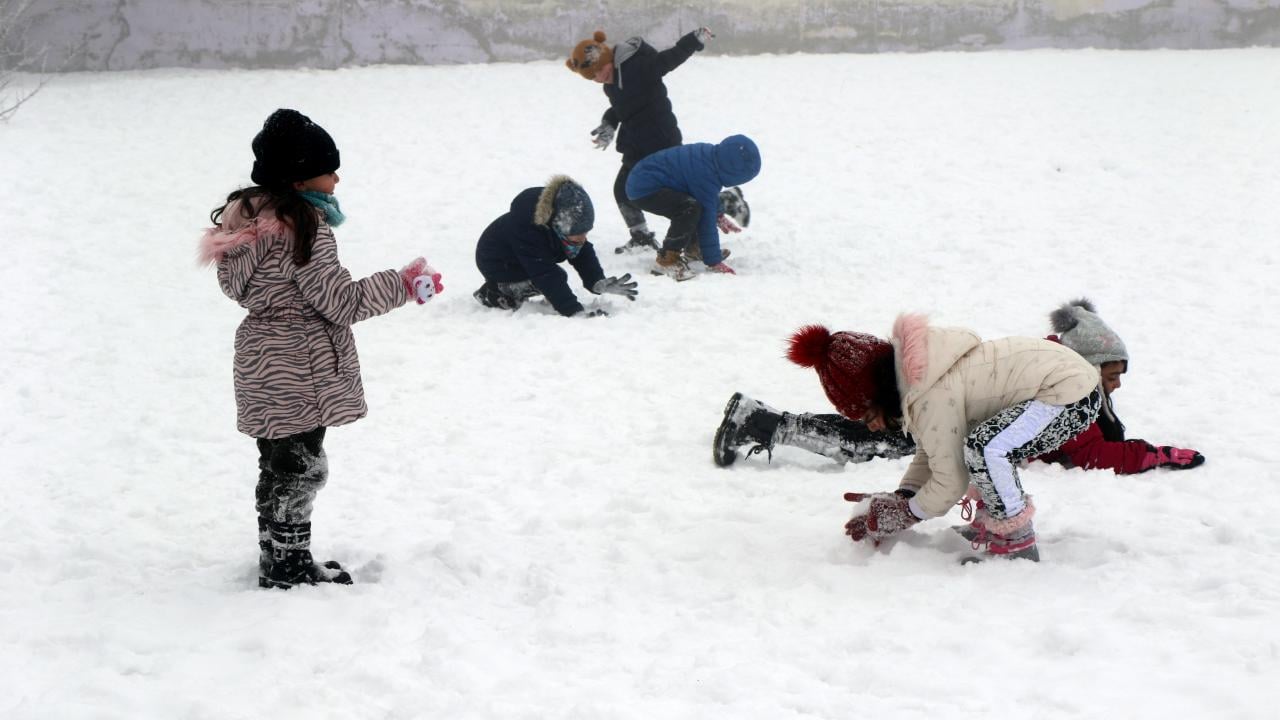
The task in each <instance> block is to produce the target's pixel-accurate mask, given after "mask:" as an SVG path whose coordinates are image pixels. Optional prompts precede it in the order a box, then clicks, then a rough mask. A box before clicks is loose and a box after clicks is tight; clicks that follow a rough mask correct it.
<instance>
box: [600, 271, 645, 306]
mask: <svg viewBox="0 0 1280 720" xmlns="http://www.w3.org/2000/svg"><path fill="white" fill-rule="evenodd" d="M591 292H593V293H595V294H597V295H604V294H606V293H608V294H610V295H622V296H623V297H625V298H626V299H628V300H635V299H636V294H637V292H636V281H635V280H632V279H631V273H625V274H624V275H623V276H622V277H607V278H604V279H601V280H597V281H596V284H595V285H592V286H591Z"/></svg>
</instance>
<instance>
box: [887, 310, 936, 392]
mask: <svg viewBox="0 0 1280 720" xmlns="http://www.w3.org/2000/svg"><path fill="white" fill-rule="evenodd" d="M893 336H894V337H895V338H897V339H898V342H899V347H900V348H901V349H902V359H901V362H902V377H903V378H904V379H905V380H906V381H907V384H908V385H916V384H918V383H919V382H920V381H921V380H923V379H924V374H925V371H927V370H928V369H929V318H928V316H926V315H920V314H918V313H903V314H902V315H899V316H898V319H897V320H895V321H894V322H893ZM904 390H905V388H904Z"/></svg>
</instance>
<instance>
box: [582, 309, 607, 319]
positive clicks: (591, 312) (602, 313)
mask: <svg viewBox="0 0 1280 720" xmlns="http://www.w3.org/2000/svg"><path fill="white" fill-rule="evenodd" d="M582 317H585V318H594V317H609V313H607V312H605V311H604V310H601V309H600V308H596V309H595V310H589V311H587V312H585V313H583V314H582Z"/></svg>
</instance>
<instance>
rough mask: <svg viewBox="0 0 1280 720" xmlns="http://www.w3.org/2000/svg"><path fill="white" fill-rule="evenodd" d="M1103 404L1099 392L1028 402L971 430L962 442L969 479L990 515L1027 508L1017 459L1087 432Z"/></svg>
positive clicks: (999, 516)
mask: <svg viewBox="0 0 1280 720" xmlns="http://www.w3.org/2000/svg"><path fill="white" fill-rule="evenodd" d="M1101 406H1102V393H1101V392H1099V391H1098V390H1094V391H1093V392H1092V393H1090V394H1089V396H1088V397H1086V398H1084V399H1083V400H1079V401H1077V402H1074V403H1071V404H1070V405H1049V404H1047V403H1042V402H1039V401H1037V400H1027V401H1026V402H1021V403H1018V404H1017V405H1012V406H1010V407H1007V408H1005V409H1004V410H1001V411H1000V412H998V413H996V414H995V415H992V416H991V417H989V418H987V419H986V420H984V421H982V423H980V424H979V425H978V426H977V427H976V428H974V429H973V431H972V432H970V433H969V436H968V437H967V438H965V443H964V462H965V465H967V466H968V468H969V482H970V483H971V484H972V485H973V486H974V487H976V488H977V489H978V492H979V493H980V494H981V495H982V502H983V503H984V504H985V505H986V509H987V512H988V513H990V514H991V517H993V518H995V519H996V520H1003V519H1005V518H1010V517H1014V516H1016V515H1018V514H1019V513H1021V512H1022V511H1023V509H1024V508H1025V507H1026V495H1025V493H1023V491H1022V481H1021V480H1020V479H1019V477H1018V469H1017V463H1019V462H1021V461H1023V460H1026V459H1028V458H1033V457H1036V456H1037V455H1044V454H1045V453H1048V452H1052V451H1054V450H1057V449H1058V448H1059V447H1061V446H1062V444H1063V443H1065V442H1066V441H1068V440H1070V439H1071V438H1073V437H1075V436H1076V435H1079V434H1080V433H1082V432H1084V431H1085V430H1086V429H1087V428H1088V427H1089V426H1090V425H1092V424H1093V422H1094V420H1096V419H1097V418H1098V409H1099V408H1100V407H1101Z"/></svg>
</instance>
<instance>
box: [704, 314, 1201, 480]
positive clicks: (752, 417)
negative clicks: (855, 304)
mask: <svg viewBox="0 0 1280 720" xmlns="http://www.w3.org/2000/svg"><path fill="white" fill-rule="evenodd" d="M1050 322H1051V323H1052V325H1053V329H1054V330H1055V331H1057V332H1058V333H1060V334H1059V335H1050V336H1049V337H1048V339H1049V340H1053V341H1054V342H1059V343H1061V344H1063V345H1065V346H1066V347H1069V348H1071V349H1072V350H1075V351H1076V352H1077V353H1079V354H1080V355H1081V356H1082V357H1084V359H1085V360H1088V361H1089V362H1090V364H1092V365H1094V366H1095V367H1098V368H1099V372H1100V376H1101V383H1100V385H1099V389H1100V390H1101V391H1102V393H1103V398H1102V406H1101V409H1100V410H1099V413H1098V419H1097V421H1096V422H1094V423H1093V424H1092V425H1090V426H1089V427H1088V428H1087V429H1086V430H1085V431H1084V432H1082V433H1080V434H1079V435H1077V436H1076V437H1074V438H1072V439H1070V440H1068V441H1067V442H1066V443H1064V444H1063V445H1062V446H1061V447H1060V448H1058V449H1057V450H1055V451H1054V452H1052V453H1049V454H1047V455H1044V456H1041V457H1037V458H1032V459H1033V460H1040V461H1043V462H1057V463H1061V464H1063V465H1066V466H1068V467H1079V468H1083V469H1104V470H1113V471H1114V472H1115V473H1116V474H1117V475H1130V474H1135V473H1141V472H1146V471H1148V470H1153V469H1155V468H1168V469H1170V470H1185V469H1188V468H1194V467H1198V466H1200V465H1201V464H1203V463H1204V456H1203V455H1201V454H1200V453H1198V452H1196V451H1195V450H1189V449H1185V448H1177V447H1172V446H1169V445H1160V446H1156V445H1152V444H1151V443H1148V442H1146V441H1145V440H1140V439H1132V440H1126V439H1125V437H1124V431H1125V428H1124V423H1122V422H1120V418H1119V417H1117V416H1116V413H1115V409H1114V407H1113V406H1112V403H1111V393H1113V392H1114V391H1116V390H1117V389H1119V388H1120V375H1122V374H1123V373H1125V372H1127V371H1128V367H1129V353H1128V350H1127V349H1126V348H1125V345H1124V343H1123V342H1122V341H1121V340H1120V338H1119V336H1117V335H1116V334H1115V332H1114V331H1112V330H1111V328H1109V327H1107V325H1106V323H1104V322H1102V319H1101V318H1100V317H1098V315H1097V314H1096V311H1095V310H1094V308H1093V304H1092V303H1091V302H1090V301H1089V300H1087V299H1083V298H1082V299H1080V300H1073V301H1072V302H1070V303H1066V304H1064V305H1062V307H1060V308H1058V309H1057V310H1055V311H1054V312H1053V313H1052V314H1051V315H1050ZM749 444H753V446H752V447H751V448H750V449H749V450H748V451H747V455H748V456H750V455H755V454H758V453H762V452H768V453H769V456H770V457H772V455H773V449H774V447H776V446H778V445H786V446H791V447H797V448H801V449H803V450H809V451H810V452H814V453H817V454H819V455H825V456H827V457H830V458H831V459H833V460H836V461H839V462H842V463H843V462H854V463H857V462H865V461H867V460H871V459H873V458H877V457H883V458H890V459H893V458H899V457H905V456H906V455H910V454H912V453H914V452H915V442H914V441H912V439H911V438H910V436H908V435H906V434H904V433H902V432H894V431H890V432H880V433H876V432H872V431H871V430H869V429H867V427H866V425H864V424H863V423H861V422H859V421H856V420H850V419H848V418H845V417H842V416H840V415H819V414H811V413H804V414H793V413H789V412H781V411H778V410H775V409H773V408H772V407H769V406H768V405H766V404H764V403H762V402H760V401H758V400H754V399H752V398H749V397H747V396H745V395H743V394H742V393H734V394H733V396H732V397H731V398H729V403H728V405H726V407H725V411H724V417H723V419H722V420H721V422H720V427H719V428H718V429H717V430H716V434H715V437H714V440H713V443H712V458H713V459H714V461H715V463H716V465H719V466H720V467H727V466H729V465H732V464H733V463H734V461H735V460H737V458H738V453H737V449H738V448H739V447H742V446H744V445H749Z"/></svg>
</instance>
